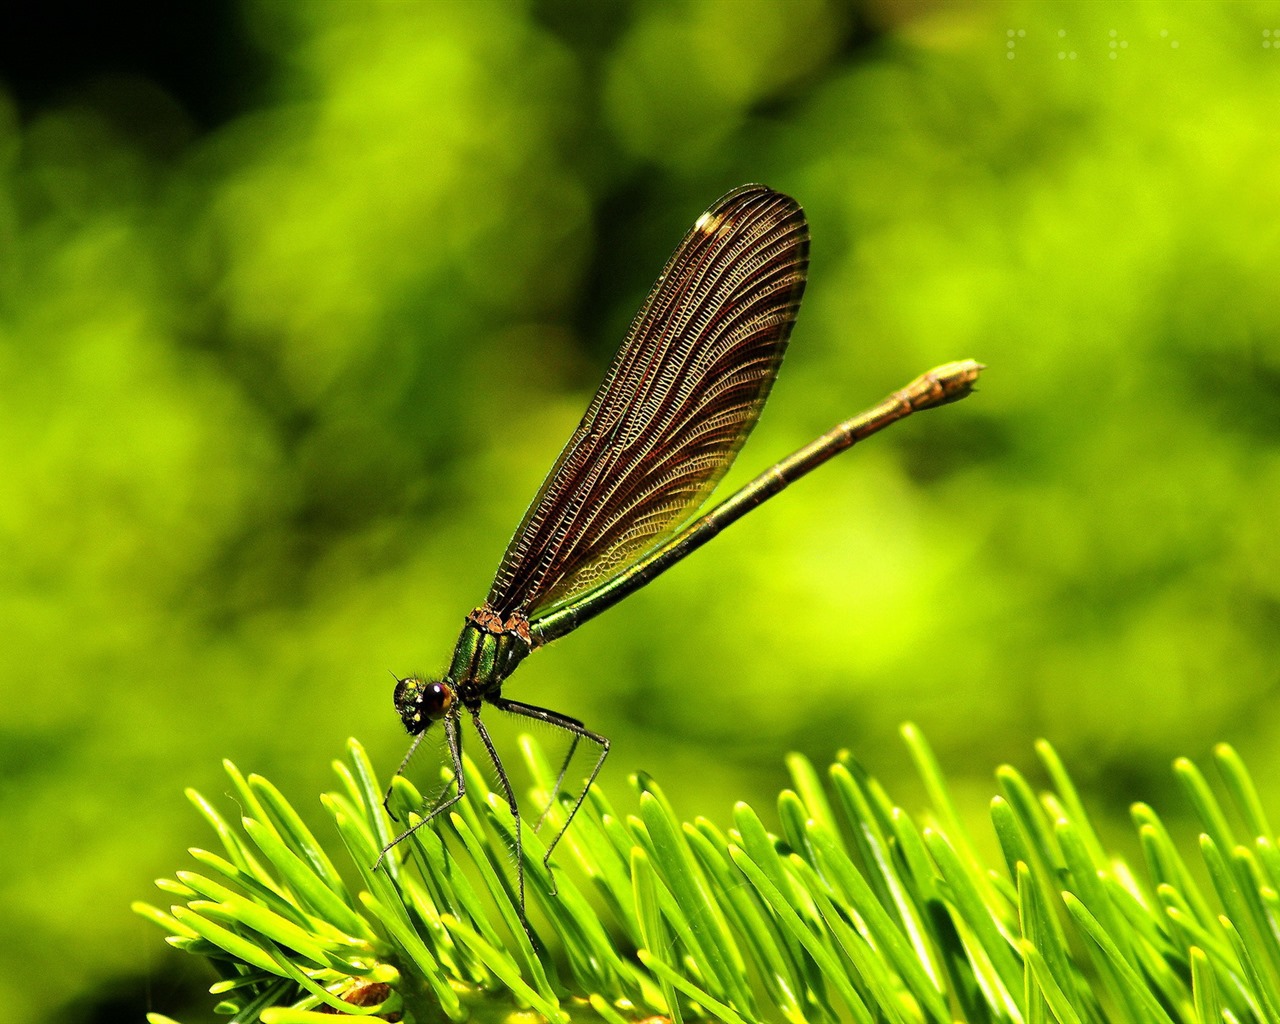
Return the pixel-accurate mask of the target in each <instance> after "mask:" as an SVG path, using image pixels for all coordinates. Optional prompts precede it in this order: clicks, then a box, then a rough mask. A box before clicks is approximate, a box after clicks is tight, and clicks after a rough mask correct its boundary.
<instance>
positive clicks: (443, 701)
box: [418, 683, 453, 718]
mask: <svg viewBox="0 0 1280 1024" xmlns="http://www.w3.org/2000/svg"><path fill="white" fill-rule="evenodd" d="M452 703H453V691H452V690H451V689H449V687H447V686H445V684H444V683H427V684H426V686H425V687H424V688H423V690H422V695H421V696H420V697H419V698H418V707H420V708H422V713H423V714H424V715H426V716H427V717H428V718H439V717H440V716H441V715H443V714H444V713H445V712H446V711H448V710H449V705H450V704H452Z"/></svg>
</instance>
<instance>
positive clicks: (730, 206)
mask: <svg viewBox="0 0 1280 1024" xmlns="http://www.w3.org/2000/svg"><path fill="white" fill-rule="evenodd" d="M808 265H809V228H808V224H807V223H806V222H805V217H804V211H803V210H802V209H801V208H800V205H799V204H798V203H797V202H796V201H795V200H794V199H792V198H790V197H789V196H785V195H782V194H781V193H779V192H774V191H772V190H771V189H768V188H766V187H764V186H763V185H744V186H743V187H741V188H738V189H735V190H734V191H732V192H730V193H729V194H728V195H726V196H724V197H723V198H721V199H720V200H719V201H718V202H717V203H716V204H715V205H714V206H712V207H711V209H709V210H707V212H706V213H704V214H703V215H702V216H701V217H699V218H698V220H697V222H696V223H695V224H694V225H693V227H692V228H691V229H690V230H689V233H688V234H687V235H685V237H684V240H683V241H682V242H681V243H680V245H679V246H677V247H676V250H675V252H674V253H673V254H672V256H671V259H670V260H669V261H668V262H667V265H666V267H665V268H664V269H663V271H662V274H661V276H660V277H659V278H658V280H657V281H656V282H655V283H654V286H653V288H652V290H650V292H649V296H648V298H647V299H646V300H645V302H644V305H643V306H641V308H640V312H639V313H637V314H636V317H635V319H634V320H633V321H632V323H631V329H630V330H629V331H628V332H627V338H626V341H625V342H623V345H622V347H621V348H620V349H619V350H618V354H617V356H615V357H614V360H613V365H612V366H610V368H609V372H608V374H606V376H605V379H604V382H603V383H602V384H601V385H600V389H599V390H598V391H597V392H596V396H595V398H594V399H592V402H591V405H590V407H589V408H588V409H587V412H586V414H585V415H584V416H583V417H582V422H581V423H580V424H578V428H577V430H575V431H574V433H573V436H572V437H571V438H570V439H569V443H568V444H567V445H565V448H564V450H563V451H562V452H561V453H560V457H559V458H558V459H557V460H556V463H555V465H554V466H553V467H552V468H551V472H550V473H549V474H548V475H547V479H546V480H545V481H544V482H543V484H542V488H541V489H540V490H539V491H538V495H537V497H535V498H534V500H533V504H532V505H530V506H529V510H528V512H526V513H525V517H524V520H523V521H522V522H521V524H520V527H519V529H517V530H516V533H515V536H514V537H513V538H512V539H511V544H510V545H509V546H508V548H507V552H506V554H505V555H504V556H503V559H502V564H501V565H500V566H499V568H498V574H497V576H496V578H495V579H494V582H493V588H492V589H491V590H490V592H489V605H490V607H491V608H493V609H494V610H495V611H496V612H498V613H499V614H500V615H502V616H503V617H506V616H508V615H510V614H511V613H512V612H521V613H523V614H525V615H528V616H533V615H534V614H536V613H537V612H540V611H545V610H547V609H549V608H551V607H553V606H555V605H560V604H563V603H564V602H566V601H568V600H570V599H572V598H574V597H576V596H578V595H580V594H583V593H585V592H586V591H588V590H591V589H593V588H594V587H596V586H598V585H600V584H601V583H604V582H605V581H606V580H608V579H611V578H612V577H614V576H616V575H617V574H618V573H621V572H623V571H625V570H626V569H627V567H628V566H630V565H633V564H634V563H635V562H637V561H638V560H639V559H640V558H642V557H643V556H644V555H645V554H646V553H648V552H649V551H651V550H652V549H653V548H654V547H656V546H657V545H658V544H660V543H662V542H663V541H664V540H665V539H666V538H668V537H669V536H671V534H672V533H674V532H675V531H676V530H677V529H678V528H679V527H680V526H681V525H682V524H683V523H684V522H685V520H687V519H688V518H689V517H690V515H691V514H692V513H693V512H694V511H695V510H696V509H697V508H698V507H699V506H700V505H701V504H702V503H703V501H704V500H705V499H706V497H707V495H708V494H710V493H711V491H712V490H713V489H714V488H715V486H716V484H717V483H718V482H719V481H720V479H721V477H723V476H724V474H725V472H726V471H727V470H728V469H729V467H730V466H731V465H732V464H733V459H734V456H736V455H737V453H738V450H739V449H740V448H741V447H742V445H743V443H744V442H745V441H746V439H747V435H748V434H749V433H750V432H751V428H752V427H753V426H754V425H755V422H756V420H757V419H758V418H759V415H760V410H761V408H762V407H763V405H764V402H765V399H766V398H767V397H768V395H769V389H770V387H772V385H773V380H774V377H775V376H776V375H777V372H778V366H779V364H780V363H781V362H782V355H783V352H784V351H785V350H786V346H787V338H788V337H789V336H790V334H791V327H792V325H793V324H794V323H795V319H796V314H797V312H798V311H799V308H800V299H801V296H802V295H803V293H804V284H805V274H806V271H807V269H808Z"/></svg>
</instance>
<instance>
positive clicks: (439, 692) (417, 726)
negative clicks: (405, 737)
mask: <svg viewBox="0 0 1280 1024" xmlns="http://www.w3.org/2000/svg"><path fill="white" fill-rule="evenodd" d="M395 700H396V711H398V712H399V714H400V720H401V721H402V722H404V727H405V729H406V731H408V733H409V735H410V736H416V735H418V733H420V732H422V731H423V730H424V729H426V727H427V726H429V725H430V724H431V723H432V722H434V721H436V720H437V719H440V718H443V717H444V716H445V715H446V714H447V713H448V711H449V708H451V707H452V706H453V688H452V687H450V686H449V684H448V683H438V682H433V681H430V680H426V679H419V678H418V677H417V676H407V677H405V678H404V679H401V680H399V681H398V682H397V683H396V696H395Z"/></svg>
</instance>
